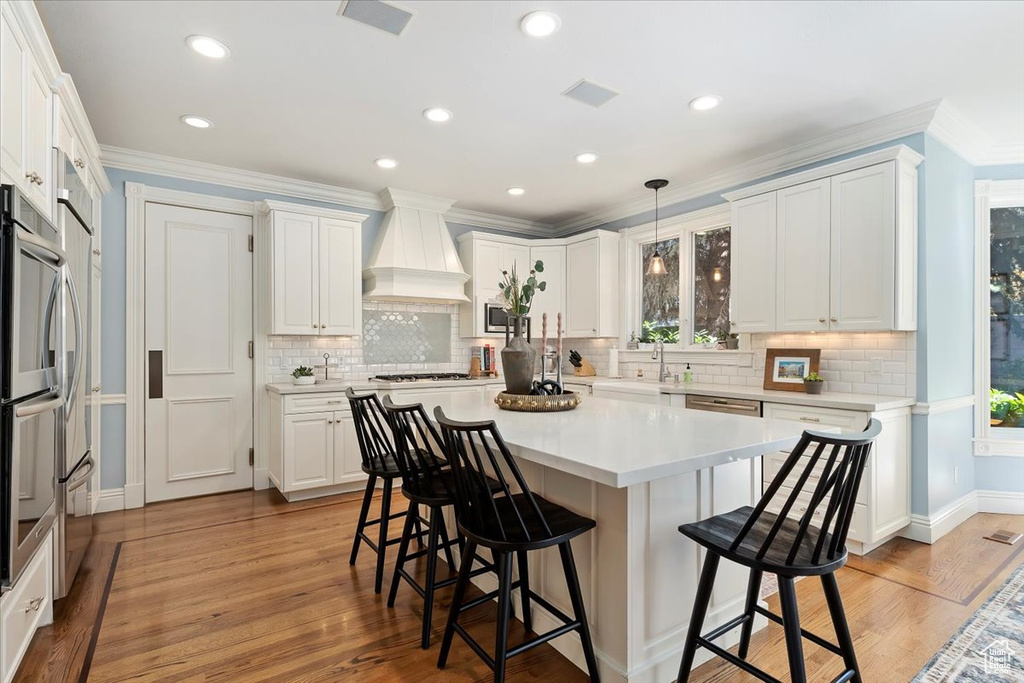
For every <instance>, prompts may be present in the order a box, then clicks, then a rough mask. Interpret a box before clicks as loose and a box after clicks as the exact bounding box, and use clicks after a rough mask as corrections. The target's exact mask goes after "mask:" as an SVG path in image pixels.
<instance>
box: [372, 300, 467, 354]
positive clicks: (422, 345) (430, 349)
mask: <svg viewBox="0 0 1024 683" xmlns="http://www.w3.org/2000/svg"><path fill="white" fill-rule="evenodd" d="M451 331H452V316H451V314H449V313H423V312H420V311H369V310H364V311H363V357H364V361H365V362H366V363H368V364H370V365H383V364H388V363H448V362H451V359H452V332H451Z"/></svg>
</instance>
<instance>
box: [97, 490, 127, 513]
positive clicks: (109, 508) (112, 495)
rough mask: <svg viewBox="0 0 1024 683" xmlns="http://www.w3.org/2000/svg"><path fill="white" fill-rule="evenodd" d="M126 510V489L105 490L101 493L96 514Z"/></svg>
mask: <svg viewBox="0 0 1024 683" xmlns="http://www.w3.org/2000/svg"><path fill="white" fill-rule="evenodd" d="M115 510H124V489H123V488H120V489H103V490H102V491H100V500H99V504H98V505H97V506H96V512H97V513H100V512H114V511H115Z"/></svg>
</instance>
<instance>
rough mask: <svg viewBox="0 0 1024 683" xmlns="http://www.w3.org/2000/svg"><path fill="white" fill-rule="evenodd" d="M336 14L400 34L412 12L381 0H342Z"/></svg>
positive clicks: (392, 33) (407, 23)
mask: <svg viewBox="0 0 1024 683" xmlns="http://www.w3.org/2000/svg"><path fill="white" fill-rule="evenodd" d="M338 16H340V17H346V18H348V19H352V20H353V21H358V22H359V23H360V24H366V25H367V26H372V27H374V28H378V29H380V30H381V31H386V32H388V33H390V34H391V35H395V36H400V35H402V31H404V30H405V27H406V26H408V25H409V20H411V19H412V12H409V11H408V10H404V9H402V8H401V7H397V6H395V5H392V4H391V3H388V2H383V1H382V0H344V1H343V2H342V3H341V7H339V8H338Z"/></svg>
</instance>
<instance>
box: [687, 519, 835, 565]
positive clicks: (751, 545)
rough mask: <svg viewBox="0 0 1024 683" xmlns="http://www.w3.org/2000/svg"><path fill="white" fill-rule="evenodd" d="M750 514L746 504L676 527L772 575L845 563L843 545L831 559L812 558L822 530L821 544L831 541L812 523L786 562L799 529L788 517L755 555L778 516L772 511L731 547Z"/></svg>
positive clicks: (736, 560)
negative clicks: (763, 550)
mask: <svg viewBox="0 0 1024 683" xmlns="http://www.w3.org/2000/svg"><path fill="white" fill-rule="evenodd" d="M753 514H754V508H752V507H750V506H749V505H748V506H746V507H741V508H739V509H736V510H733V511H732V512H727V513H725V514H724V515H715V516H714V517H711V518H708V519H704V520H701V521H699V522H694V523H693V524H683V525H682V526H680V527H679V531H680V533H682V534H683V535H685V536H688V537H690V538H692V539H693V540H695V541H697V542H698V543H700V544H701V545H702V546H704V547H705V548H714V549H715V550H717V551H718V553H719V554H720V555H721V556H722V557H724V558H725V559H727V560H732V561H733V562H736V563H738V564H742V565H744V566H747V567H757V568H759V569H760V570H761V571H766V572H770V573H772V574H782V575H784V576H818V575H821V574H828V573H831V572H834V571H835V570H837V569H839V568H840V567H842V566H843V565H844V564H846V554H847V553H846V548H843V549H842V552H841V553H839V554H837V555H836V557H835V558H834V559H831V560H828V561H825V562H822V561H818V562H815V561H814V548H815V547H816V545H817V543H818V540H819V537H820V536H821V534H823V533H824V534H825V538H824V540H823V541H822V544H823V545H824V546H828V545H829V544H830V543H831V542H832V534H829V533H827V532H823V531H822V530H821V529H819V528H817V527H813V526H809V527H808V528H807V533H806V534H804V535H803V536H801V538H800V542H799V543H798V544H797V552H796V557H795V558H794V560H793V561H792V563H789V562H787V559H788V556H789V551H790V547H791V546H792V544H793V541H794V539H795V538H796V537H797V534H798V533H799V531H800V522H799V520H796V519H792V518H790V517H785V518H783V520H782V526H781V527H780V528H779V531H778V535H777V536H776V541H777V542H776V543H772V544H771V546H769V548H768V550H767V552H766V553H765V555H764V557H762V558H758V551H760V549H761V545H762V544H763V543H764V541H765V539H766V538H767V537H768V534H769V533H770V532H771V529H772V527H773V526H774V525H775V522H776V521H777V520H778V515H776V514H774V513H771V512H764V513H762V514H761V515H760V516H759V517H758V518H757V519H756V520H755V521H754V525H753V526H752V527H750V531H749V532H748V533H747V534H746V535H745V536H744V537H743V540H742V541H741V542H740V544H739V546H738V547H737V548H736V549H735V550H733V549H732V545H733V542H734V541H735V540H736V538H737V537H738V536H739V535H740V530H741V529H742V528H743V525H744V524H746V523H747V520H748V519H750V517H751V515H753Z"/></svg>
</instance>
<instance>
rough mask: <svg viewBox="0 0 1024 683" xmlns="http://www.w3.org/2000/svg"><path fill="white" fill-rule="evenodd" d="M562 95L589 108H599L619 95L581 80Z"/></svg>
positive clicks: (609, 89)
mask: <svg viewBox="0 0 1024 683" xmlns="http://www.w3.org/2000/svg"><path fill="white" fill-rule="evenodd" d="M562 94H563V95H565V96H566V97H570V98H572V99H574V100H576V101H577V102H582V103H583V104H589V105H590V106H591V107H600V106H601V105H602V104H604V103H605V102H607V101H608V100H610V99H612V98H613V97H615V96H616V95H618V94H619V93H617V92H615V91H614V90H612V89H611V88H606V87H604V86H603V85H598V84H597V83H594V82H593V81H588V80H587V79H585V78H583V79H581V80H580V81H579V82H578V83H576V84H575V85H573V86H572V87H571V88H569V89H568V90H566V91H565V92H564V93H562Z"/></svg>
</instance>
